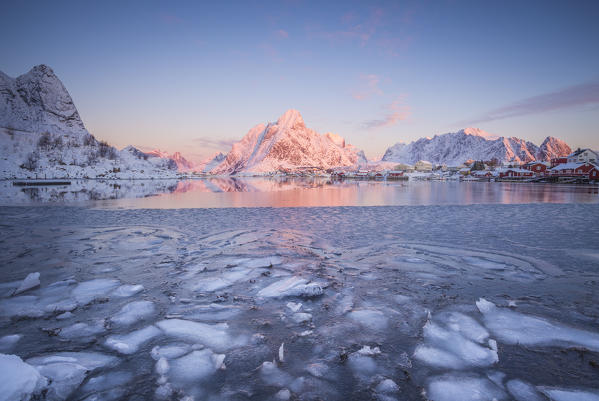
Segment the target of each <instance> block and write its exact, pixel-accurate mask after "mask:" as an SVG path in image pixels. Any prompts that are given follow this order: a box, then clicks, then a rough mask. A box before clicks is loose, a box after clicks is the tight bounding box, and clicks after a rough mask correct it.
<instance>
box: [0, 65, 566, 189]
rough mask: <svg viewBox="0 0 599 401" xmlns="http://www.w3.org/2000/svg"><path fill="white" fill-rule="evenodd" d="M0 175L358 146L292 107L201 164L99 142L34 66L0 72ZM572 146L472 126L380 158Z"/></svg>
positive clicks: (347, 154) (160, 172)
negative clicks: (318, 127)
mask: <svg viewBox="0 0 599 401" xmlns="http://www.w3.org/2000/svg"><path fill="white" fill-rule="evenodd" d="M0 150H1V153H0V178H26V177H47V178H62V177H70V178H86V177H89V178H101V177H106V178H150V177H156V178H158V177H175V176H176V173H177V172H178V171H179V172H190V171H198V172H205V173H208V172H209V173H212V174H222V175H252V174H265V173H271V172H276V171H287V172H292V171H298V170H305V169H319V170H326V169H331V168H337V167H346V168H358V167H359V166H365V165H366V164H367V163H368V161H367V159H366V156H365V155H364V152H363V151H361V150H359V149H357V148H356V147H354V146H352V145H349V144H347V143H346V142H345V139H343V138H342V137H341V136H339V135H336V134H333V133H330V132H329V133H325V134H319V133H317V132H316V131H314V130H312V129H310V128H308V127H306V124H305V123H304V120H303V118H302V116H301V114H300V112H299V111H297V110H288V111H286V112H285V113H284V114H283V115H282V116H281V117H279V119H278V120H277V121H276V122H270V123H266V124H258V125H256V126H255V127H253V128H252V129H250V130H249V131H248V133H247V134H246V135H245V136H244V137H243V138H241V140H240V141H238V142H237V143H235V144H233V146H232V147H231V150H230V151H229V152H228V153H227V154H226V155H225V154H222V153H218V154H215V155H213V156H211V157H210V158H208V159H206V160H204V161H203V162H201V163H194V162H191V161H190V160H188V159H186V158H185V157H183V156H182V155H181V153H179V152H175V153H172V154H169V153H166V152H162V151H160V150H153V151H150V152H142V151H140V150H139V149H137V148H135V147H133V146H128V147H126V148H124V149H122V150H117V149H116V148H114V147H112V146H110V145H108V144H106V143H105V142H102V141H98V140H97V139H96V138H94V137H93V136H92V135H91V134H90V133H89V132H88V131H87V130H86V128H85V126H84V124H83V122H82V120H81V118H80V116H79V113H78V111H77V108H76V107H75V104H74V103H73V100H72V99H71V97H70V95H69V93H68V92H67V90H66V88H65V87H64V85H63V84H62V82H60V80H59V79H58V78H57V77H56V75H55V74H54V72H53V71H52V69H51V68H50V67H48V66H45V65H39V66H36V67H34V68H32V69H31V71H29V72H28V73H26V74H23V75H21V76H19V77H17V78H11V77H9V76H7V75H6V74H4V73H2V72H0ZM570 152H571V149H570V147H569V146H568V145H567V144H566V143H565V142H563V141H561V140H559V139H557V138H553V137H547V138H546V139H545V140H544V141H543V143H542V144H541V145H540V146H537V145H535V144H533V143H532V142H528V141H525V140H523V139H519V138H514V137H512V138H507V137H497V136H493V135H491V134H488V133H486V132H484V131H482V130H480V129H477V128H466V129H463V130H460V131H458V132H455V133H447V134H442V135H435V136H434V137H433V138H421V139H419V140H417V141H414V142H411V143H409V144H404V143H401V142H400V143H397V144H395V145H393V146H391V147H390V148H389V149H387V151H386V152H385V155H384V156H383V158H382V160H381V161H382V162H392V163H407V164H414V163H415V162H417V161H419V160H426V161H429V162H431V163H434V164H446V165H459V164H461V163H463V162H465V161H467V160H492V159H497V160H498V161H501V162H514V163H523V162H528V161H531V160H549V159H551V158H553V157H558V156H565V155H568V154H569V153H570Z"/></svg>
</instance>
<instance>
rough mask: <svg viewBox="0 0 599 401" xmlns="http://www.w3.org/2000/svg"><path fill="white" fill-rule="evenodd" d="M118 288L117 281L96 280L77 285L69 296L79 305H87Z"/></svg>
mask: <svg viewBox="0 0 599 401" xmlns="http://www.w3.org/2000/svg"><path fill="white" fill-rule="evenodd" d="M118 286H119V281H118V280H112V279H105V278H98V279H95V280H89V281H84V282H83V283H79V284H78V285H77V287H75V288H74V289H73V291H72V292H71V295H72V296H73V298H75V300H76V301H77V302H78V303H79V304H80V305H87V304H89V303H90V302H93V301H94V300H96V299H98V298H100V297H103V296H106V294H108V293H109V292H110V291H112V290H113V289H115V288H116V287H118Z"/></svg>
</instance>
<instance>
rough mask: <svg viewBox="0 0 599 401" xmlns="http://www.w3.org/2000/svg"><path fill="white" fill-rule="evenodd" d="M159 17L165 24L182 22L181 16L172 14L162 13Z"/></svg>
mask: <svg viewBox="0 0 599 401" xmlns="http://www.w3.org/2000/svg"><path fill="white" fill-rule="evenodd" d="M160 18H161V19H162V21H163V22H165V23H167V24H181V23H183V22H184V20H183V18H180V17H177V16H176V15H172V14H162V15H161V16H160Z"/></svg>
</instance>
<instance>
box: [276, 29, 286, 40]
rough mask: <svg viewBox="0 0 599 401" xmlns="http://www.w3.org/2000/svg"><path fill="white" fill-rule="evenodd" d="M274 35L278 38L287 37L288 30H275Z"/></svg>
mask: <svg viewBox="0 0 599 401" xmlns="http://www.w3.org/2000/svg"><path fill="white" fill-rule="evenodd" d="M275 36H276V37H277V38H279V39H287V38H288V37H289V32H287V31H286V30H284V29H279V30H276V31H275Z"/></svg>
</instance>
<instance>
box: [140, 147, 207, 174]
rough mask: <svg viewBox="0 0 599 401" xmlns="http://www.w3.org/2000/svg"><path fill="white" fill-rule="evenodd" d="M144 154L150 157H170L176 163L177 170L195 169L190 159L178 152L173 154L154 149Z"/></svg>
mask: <svg viewBox="0 0 599 401" xmlns="http://www.w3.org/2000/svg"><path fill="white" fill-rule="evenodd" d="M146 154H147V155H148V156H150V157H160V158H162V159H171V160H173V161H174V162H175V164H176V165H177V170H179V171H194V170H195V169H196V165H195V163H193V162H192V161H190V160H187V159H186V158H185V157H183V155H182V154H181V153H180V152H175V153H173V154H169V153H167V152H163V151H161V150H160V149H154V150H151V151H149V152H146Z"/></svg>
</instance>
